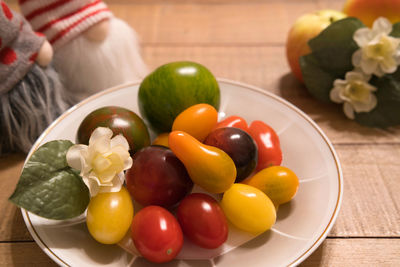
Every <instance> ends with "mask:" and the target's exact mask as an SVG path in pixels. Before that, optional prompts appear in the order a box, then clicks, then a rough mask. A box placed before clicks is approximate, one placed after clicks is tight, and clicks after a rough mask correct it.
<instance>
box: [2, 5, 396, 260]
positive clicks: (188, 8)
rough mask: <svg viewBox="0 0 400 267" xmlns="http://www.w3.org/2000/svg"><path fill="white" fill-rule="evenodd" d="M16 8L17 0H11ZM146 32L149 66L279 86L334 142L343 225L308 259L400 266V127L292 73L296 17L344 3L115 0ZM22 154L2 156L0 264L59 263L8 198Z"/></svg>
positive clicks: (140, 31) (134, 24)
mask: <svg viewBox="0 0 400 267" xmlns="http://www.w3.org/2000/svg"><path fill="white" fill-rule="evenodd" d="M6 2H7V3H9V4H10V5H11V6H12V7H13V8H14V9H15V10H18V7H17V5H16V0H8V1H6ZM106 2H107V3H108V4H109V7H110V8H111V10H112V11H113V12H114V13H115V15H116V16H118V17H120V18H122V19H124V20H126V21H127V22H128V23H129V24H130V25H131V26H132V27H133V28H134V29H135V30H136V31H137V32H138V34H139V35H140V37H141V41H142V53H143V57H144V59H145V61H146V62H147V64H148V65H149V67H150V68H151V69H153V68H155V67H157V66H159V65H161V64H163V63H167V62H170V61H174V60H192V61H197V62H200V63H202V64H204V65H206V66H207V67H209V68H210V70H211V71H212V72H213V73H214V74H215V75H216V76H217V77H224V78H229V79H232V80H236V81H240V82H244V83H248V84H251V85H255V86H258V87H260V88H263V89H264V90H266V91H270V92H273V93H274V94H277V95H279V96H281V97H283V98H285V99H286V100H288V101H289V102H291V103H293V104H294V105H296V106H297V107H299V108H300V109H302V110H303V111H304V112H306V113H307V114H308V115H309V116H310V117H311V118H312V119H313V120H314V121H315V122H316V123H317V124H318V125H319V126H320V127H321V128H322V130H323V131H324V132H325V133H326V135H327V136H328V138H329V139H330V140H331V141H332V143H333V145H334V147H335V149H336V151H337V153H338V155H339V158H340V161H341V164H342V168H343V175H344V198H343V204H342V207H341V211H340V214H339V217H338V218H337V221H336V224H335V225H334V227H333V229H332V231H331V232H330V234H329V236H328V237H327V239H326V240H325V241H324V242H323V244H322V245H321V246H320V247H319V248H318V249H317V250H316V251H315V252H314V253H313V254H312V255H311V256H310V257H309V258H308V259H307V260H306V261H305V262H304V263H303V264H302V265H303V266H362V265H366V266H400V193H399V192H400V127H395V128H391V129H387V130H381V129H370V128H365V127H362V126H360V125H358V124H356V123H355V122H353V121H350V120H347V119H346V118H345V116H344V114H343V112H342V111H341V108H340V107H338V106H336V105H324V104H321V103H320V102H318V101H316V100H315V99H313V98H312V97H311V96H310V95H309V94H308V93H307V92H306V90H305V88H304V87H303V86H302V85H301V84H300V83H299V82H297V81H296V79H295V78H294V77H293V76H292V75H291V74H290V71H289V67H288V64H287V62H286V58H285V40H286V36H287V33H288V30H289V28H290V26H291V25H292V23H293V22H294V21H295V19H296V18H297V17H299V16H300V15H302V14H304V13H308V12H311V11H314V10H318V9H322V8H335V9H341V8H342V5H343V3H344V0H334V1H332V0H331V1H330V0H286V1H280V0H265V1H262V0H187V1H185V0H108V1H106ZM24 158H25V155H22V154H13V155H9V156H7V157H3V158H1V160H0V178H1V183H0V195H1V198H0V210H1V213H2V214H1V220H0V265H2V266H25V265H27V266H32V265H34V266H54V265H55V263H54V262H52V260H51V259H50V258H48V257H47V256H46V254H44V253H43V252H42V250H41V249H40V248H39V247H38V245H37V244H36V243H35V242H34V241H33V239H32V237H31V235H30V234H29V232H28V230H27V228H26V226H25V224H24V221H23V219H22V216H21V213H20V210H19V209H17V208H16V207H15V206H14V205H12V204H11V203H9V202H8V200H7V198H8V197H9V196H10V195H11V193H12V191H13V190H14V187H15V185H16V183H17V180H18V178H19V174H20V171H21V167H22V164H23V161H24Z"/></svg>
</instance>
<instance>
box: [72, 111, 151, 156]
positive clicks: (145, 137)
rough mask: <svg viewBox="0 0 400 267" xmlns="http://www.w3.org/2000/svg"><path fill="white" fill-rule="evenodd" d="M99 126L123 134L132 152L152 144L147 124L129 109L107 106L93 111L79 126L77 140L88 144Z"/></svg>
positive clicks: (115, 133)
mask: <svg viewBox="0 0 400 267" xmlns="http://www.w3.org/2000/svg"><path fill="white" fill-rule="evenodd" d="M97 127H108V128H110V129H111V130H112V131H113V133H114V135H117V134H123V135H124V136H125V138H126V140H127V141H128V143H129V147H130V152H131V154H133V153H135V152H136V151H138V150H139V149H141V148H142V147H145V146H148V145H150V135H149V131H148V129H147V127H146V125H145V124H144V122H143V120H142V119H141V118H140V117H139V116H138V115H137V114H136V113H134V112H133V111H130V110H129V109H126V108H122V107H115V106H107V107H102V108H99V109H96V110H94V111H92V112H91V113H90V114H89V115H87V116H86V117H85V118H84V119H83V121H82V122H81V124H80V126H79V129H78V134H77V142H78V143H79V144H88V143H89V138H90V135H91V134H92V132H93V131H94V130H95V129H96V128H97Z"/></svg>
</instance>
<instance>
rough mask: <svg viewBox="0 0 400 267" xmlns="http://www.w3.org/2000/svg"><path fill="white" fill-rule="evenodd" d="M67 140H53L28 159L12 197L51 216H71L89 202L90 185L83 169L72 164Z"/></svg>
mask: <svg viewBox="0 0 400 267" xmlns="http://www.w3.org/2000/svg"><path fill="white" fill-rule="evenodd" d="M72 145H73V144H72V142H70V141H67V140H56V141H50V142H48V143H46V144H44V145H43V146H41V147H39V148H38V150H36V151H35V152H34V153H33V155H32V156H31V157H30V159H29V160H28V162H26V164H25V166H24V169H23V171H22V174H21V177H20V180H19V181H18V184H17V187H16V189H15V191H14V193H13V194H12V195H11V197H10V199H9V200H10V201H11V202H13V203H14V204H16V205H17V206H19V207H21V208H24V209H26V210H28V211H30V212H32V213H34V214H37V215H39V216H42V217H45V218H48V219H56V220H62V219H70V218H73V217H76V216H78V215H80V214H82V213H83V212H84V211H85V209H86V207H87V205H88V204H89V200H90V195H89V189H88V188H87V187H86V185H85V183H84V182H83V181H82V178H81V177H80V176H79V173H78V172H77V171H76V170H74V169H72V168H71V167H69V166H68V164H67V161H66V154H67V151H68V149H69V148H70V147H71V146H72Z"/></svg>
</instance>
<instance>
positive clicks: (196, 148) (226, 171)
mask: <svg viewBox="0 0 400 267" xmlns="http://www.w3.org/2000/svg"><path fill="white" fill-rule="evenodd" d="M168 143H169V147H170V148H171V150H172V152H174V154H175V155H176V156H177V157H178V158H179V160H180V161H182V163H183V164H184V165H185V167H186V170H187V171H188V173H189V176H190V178H191V179H192V181H193V182H194V183H195V184H197V185H199V186H200V187H202V188H203V189H205V190H206V191H207V192H210V193H215V194H217V193H222V192H225V190H227V189H228V188H229V187H231V185H232V184H233V182H234V181H235V178H236V167H235V163H234V162H233V160H232V159H231V158H230V157H229V155H228V154H226V153H225V152H224V151H223V150H221V149H219V148H216V147H213V146H208V145H205V144H203V143H201V142H199V141H198V140H197V139H196V138H194V137H192V136H191V135H189V134H187V133H185V132H182V131H173V132H171V133H170V134H169V139H168Z"/></svg>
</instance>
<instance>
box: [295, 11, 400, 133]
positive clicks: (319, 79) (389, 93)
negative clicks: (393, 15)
mask: <svg viewBox="0 0 400 267" xmlns="http://www.w3.org/2000/svg"><path fill="white" fill-rule="evenodd" d="M362 27H365V26H364V25H363V24H362V22H361V21H360V20H358V19H356V18H345V19H342V20H339V21H336V22H334V23H332V24H331V25H330V26H328V27H327V28H326V29H325V30H324V31H322V32H321V33H320V34H319V35H318V36H316V37H315V38H314V39H312V40H310V41H309V46H310V48H311V51H312V52H311V53H310V54H308V55H305V56H303V57H301V58H300V67H301V70H302V74H303V79H304V83H305V85H306V87H307V89H308V91H309V92H310V93H311V94H312V95H313V96H314V97H315V98H317V99H319V100H322V101H325V102H329V101H331V100H330V97H329V93H330V91H331V89H332V88H333V82H334V80H336V79H344V77H345V74H346V72H348V71H351V70H353V68H354V67H353V65H352V62H351V58H352V55H353V53H354V52H355V51H356V50H357V49H358V48H359V47H358V46H357V44H356V42H355V41H354V40H353V35H354V32H355V31H356V30H358V29H359V28H362ZM390 35H392V36H394V37H400V23H397V24H394V25H393V30H392V32H391V34H390ZM369 83H370V84H372V85H374V86H375V87H377V88H378V90H377V92H376V97H377V99H378V104H377V106H376V107H375V108H374V109H373V110H371V111H370V112H361V113H355V120H356V121H357V122H358V123H360V124H362V125H365V126H370V127H382V128H385V127H389V126H393V125H398V124H400V71H399V70H397V71H396V72H395V73H393V74H386V75H384V76H383V77H381V78H379V77H376V76H373V77H372V78H371V80H370V81H369Z"/></svg>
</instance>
